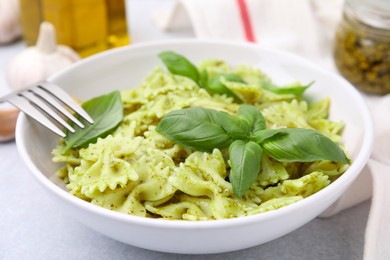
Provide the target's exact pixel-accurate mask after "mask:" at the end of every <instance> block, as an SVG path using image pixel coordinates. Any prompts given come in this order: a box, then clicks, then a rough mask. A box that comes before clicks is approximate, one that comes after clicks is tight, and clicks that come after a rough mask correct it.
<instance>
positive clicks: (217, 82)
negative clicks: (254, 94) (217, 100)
mask: <svg viewBox="0 0 390 260" xmlns="http://www.w3.org/2000/svg"><path fill="white" fill-rule="evenodd" d="M222 78H224V79H225V80H227V81H232V82H240V83H245V82H244V80H243V79H242V78H241V77H240V76H237V75H235V74H230V73H219V74H216V75H214V76H213V77H211V78H210V79H209V80H208V84H207V87H206V89H207V90H208V91H209V92H210V93H216V94H226V95H227V96H229V97H233V98H234V99H235V100H236V101H238V102H242V100H241V99H239V98H238V97H237V96H236V94H234V93H233V92H232V91H231V90H230V89H229V88H227V87H226V86H225V84H223V83H222Z"/></svg>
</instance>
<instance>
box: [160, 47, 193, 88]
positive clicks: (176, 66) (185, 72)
mask: <svg viewBox="0 0 390 260" xmlns="http://www.w3.org/2000/svg"><path fill="white" fill-rule="evenodd" d="M158 56H159V57H160V59H161V60H162V61H163V63H164V64H165V66H167V68H168V70H169V71H170V72H171V73H172V74H175V75H180V76H184V77H187V78H190V79H192V80H193V81H195V82H196V84H198V85H199V80H200V74H199V71H198V69H197V68H196V67H195V65H194V64H192V63H191V62H190V61H189V60H187V58H185V57H184V56H182V55H180V54H177V53H175V52H173V51H165V52H161V53H160V54H159V55H158Z"/></svg>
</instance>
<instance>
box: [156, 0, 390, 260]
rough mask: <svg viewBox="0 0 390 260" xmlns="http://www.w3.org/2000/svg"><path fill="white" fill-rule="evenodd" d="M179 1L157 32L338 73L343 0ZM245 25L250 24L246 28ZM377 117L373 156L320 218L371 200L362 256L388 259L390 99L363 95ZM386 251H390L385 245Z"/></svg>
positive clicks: (162, 16) (160, 15) (160, 17)
mask: <svg viewBox="0 0 390 260" xmlns="http://www.w3.org/2000/svg"><path fill="white" fill-rule="evenodd" d="M293 2H294V3H293V4H292V2H291V0H213V1H209V0H177V4H176V5H175V6H174V7H173V8H172V9H169V10H161V11H159V12H157V13H154V14H153V17H152V18H153V20H154V22H155V24H156V26H158V27H159V28H160V29H162V30H165V31H169V30H176V29H183V28H192V29H193V31H194V33H195V35H196V37H197V38H200V39H224V40H231V41H254V42H257V43H259V44H261V45H263V46H272V47H273V48H279V49H283V50H287V51H290V52H294V53H296V54H299V55H301V56H303V57H306V58H308V59H310V60H312V61H315V62H316V63H317V64H318V65H320V66H322V67H324V68H326V69H330V70H334V71H336V68H335V66H334V65H333V58H332V43H333V37H334V35H335V31H336V27H337V25H338V23H339V22H340V19H341V16H342V8H343V4H344V1H343V0H328V1H323V0H294V1H293ZM248 23H249V24H248ZM365 97H366V100H367V102H368V104H369V106H370V108H371V110H372V112H373V114H374V115H375V117H374V120H375V125H376V136H377V139H376V140H377V141H376V143H375V145H374V152H373V155H372V157H371V159H370V161H369V163H368V164H367V166H366V167H365V168H364V169H363V171H362V172H361V174H360V175H359V177H358V178H357V179H356V181H355V182H354V183H353V185H352V186H351V187H350V188H349V189H348V190H347V192H345V193H344V194H343V196H342V197H341V198H340V199H339V200H338V201H337V202H336V203H335V204H334V205H332V206H331V207H330V208H329V209H327V210H326V211H325V212H324V213H323V214H322V215H321V217H330V216H332V215H334V214H336V213H338V212H340V211H342V210H344V209H346V208H349V207H352V206H354V205H357V204H359V203H361V202H363V201H366V200H367V199H369V198H371V196H372V195H373V197H372V206H371V210H370V215H369V220H368V225H367V228H366V237H365V250H364V257H365V259H367V260H371V259H390V249H387V248H386V243H387V242H390V222H389V223H386V222H385V220H388V219H390V210H389V209H390V191H386V189H385V185H386V184H387V183H390V148H389V147H390V119H389V118H388V111H390V95H388V96H384V97H370V96H365ZM373 189H374V192H373ZM388 248H390V247H388Z"/></svg>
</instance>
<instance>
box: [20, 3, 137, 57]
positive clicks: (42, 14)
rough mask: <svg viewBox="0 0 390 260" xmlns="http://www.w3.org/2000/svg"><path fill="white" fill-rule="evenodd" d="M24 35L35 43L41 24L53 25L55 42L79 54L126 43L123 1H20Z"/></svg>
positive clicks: (31, 43)
mask: <svg viewBox="0 0 390 260" xmlns="http://www.w3.org/2000/svg"><path fill="white" fill-rule="evenodd" d="M19 3H20V7H21V22H22V27H23V38H24V41H25V42H26V44H27V45H34V44H36V40H37V37H38V31H39V26H40V23H41V22H43V21H48V22H50V23H52V24H53V25H54V27H55V28H56V35H57V42H58V43H59V44H63V45H67V46H69V47H71V48H73V49H74V50H75V51H76V52H78V53H79V54H80V56H81V57H86V56H89V55H91V54H94V53H97V52H100V51H103V50H107V49H110V48H113V47H118V46H123V45H127V44H129V37H128V30H127V20H126V10H125V0H19Z"/></svg>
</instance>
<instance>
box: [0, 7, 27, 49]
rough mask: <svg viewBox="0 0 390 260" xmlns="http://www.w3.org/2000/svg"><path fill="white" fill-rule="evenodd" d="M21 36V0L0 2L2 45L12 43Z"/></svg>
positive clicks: (0, 36)
mask: <svg viewBox="0 0 390 260" xmlns="http://www.w3.org/2000/svg"><path fill="white" fill-rule="evenodd" d="M21 34H22V29H21V24H20V9H19V0H0V44H1V43H9V42H12V41H13V40H15V39H17V38H19V37H20V36H21Z"/></svg>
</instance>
